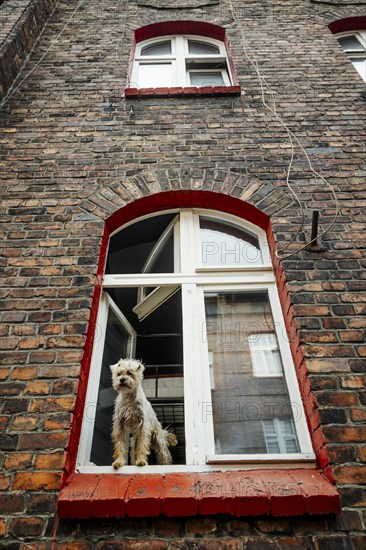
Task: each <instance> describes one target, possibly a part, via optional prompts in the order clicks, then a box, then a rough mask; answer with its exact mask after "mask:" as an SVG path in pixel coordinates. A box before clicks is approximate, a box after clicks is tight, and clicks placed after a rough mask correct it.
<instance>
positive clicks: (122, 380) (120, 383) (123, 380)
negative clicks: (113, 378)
mask: <svg viewBox="0 0 366 550" xmlns="http://www.w3.org/2000/svg"><path fill="white" fill-rule="evenodd" d="M119 385H120V386H125V385H126V378H121V379H120V381H119Z"/></svg>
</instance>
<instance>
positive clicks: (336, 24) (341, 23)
mask: <svg viewBox="0 0 366 550" xmlns="http://www.w3.org/2000/svg"><path fill="white" fill-rule="evenodd" d="M328 27H329V30H330V31H331V32H332V33H333V34H337V33H339V32H348V31H359V30H363V29H366V17H365V16H359V17H346V18H345V19H338V20H337V21H333V22H332V23H330V24H329V25H328Z"/></svg>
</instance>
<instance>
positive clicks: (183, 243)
mask: <svg viewBox="0 0 366 550" xmlns="http://www.w3.org/2000/svg"><path fill="white" fill-rule="evenodd" d="M182 38H183V37H182ZM184 40H187V42H186V45H187V48H189V40H188V39H186V38H184ZM167 42H168V43H167ZM173 43H174V41H173V40H171V41H165V43H163V42H161V41H160V42H159V44H158V43H155V45H154V46H151V45H148V44H144V45H143V46H142V48H141V49H140V53H143V52H145V56H146V58H147V57H148V56H149V55H150V54H151V55H154V56H155V54H156V50H154V48H155V47H158V48H159V50H160V53H163V55H168V53H164V52H168V49H169V47H170V48H172V49H171V51H172V52H173V51H174V47H175V46H173ZM191 47H192V48H193V49H194V50H195V49H196V48H202V51H203V50H205V49H206V48H207V47H208V46H207V45H202V43H201V42H200V43H199V45H198V43H197V42H196V39H192V43H191ZM212 47H214V44H212ZM143 48H146V49H145V50H144V49H143ZM187 51H188V50H187ZM198 55H200V54H198ZM205 55H208V53H207V51H205ZM213 55H216V54H213ZM97 323H98V327H99V331H98V338H96V341H95V344H94V351H93V355H92V362H91V369H90V376H89V383H88V390H87V397H86V406H85V412H84V421H83V426H82V432H81V439H80V445H79V452H78V459H77V467H78V469H79V471H81V472H85V473H87V472H94V471H95V472H102V471H105V472H112V466H111V464H112V462H113V458H112V441H111V426H112V416H113V406H114V401H115V397H116V394H115V391H114V390H113V388H112V384H111V372H110V365H112V364H114V363H116V362H117V361H118V360H119V359H120V358H121V357H122V358H138V359H140V360H142V362H143V363H144V365H145V372H144V379H143V382H142V386H143V389H144V392H145V395H146V396H147V398H148V399H149V401H150V402H151V404H152V406H153V408H154V410H155V413H156V415H157V417H158V418H159V420H160V422H161V424H162V425H163V427H164V428H168V429H169V430H171V431H173V432H174V433H175V435H176V436H177V439H178V445H177V446H176V447H172V448H171V452H172V457H173V464H172V465H169V466H158V465H155V464H156V463H155V457H154V455H153V453H151V455H150V457H149V465H148V466H146V467H144V468H143V470H141V468H138V467H136V466H134V465H133V464H132V465H131V462H130V465H127V466H124V467H123V468H122V470H121V472H123V473H128V472H141V471H144V472H146V471H149V472H153V471H166V470H168V471H172V470H173V471H187V470H195V471H202V470H212V471H214V470H217V469H219V468H222V469H225V468H226V469H228V468H230V469H235V468H240V465H242V464H243V463H246V462H249V463H250V462H267V463H268V462H279V461H284V460H285V461H287V463H289V462H291V461H292V462H298V461H306V460H314V454H313V450H312V446H311V442H310V437H309V433H308V429H307V425H306V420H305V414H304V410H303V407H302V401H301V397H300V393H299V389H298V384H297V380H296V374H295V369H294V365H293V361H292V356H291V352H290V348H289V343H288V341H287V338H286V330H285V327H284V320H283V317H282V312H281V307H280V303H279V298H278V295H277V290H276V282H275V277H274V274H273V270H272V266H271V263H270V258H269V252H268V246H267V241H266V235H265V232H264V231H263V230H261V229H259V228H258V227H257V226H255V225H253V224H251V223H249V222H245V221H243V220H242V219H240V218H237V217H235V216H232V215H229V214H222V213H218V212H216V211H211V210H204V209H203V210H198V209H190V208H185V209H183V210H169V211H164V212H163V213H159V214H155V215H150V216H145V217H143V218H140V219H138V220H136V221H134V222H130V223H128V224H126V225H125V226H123V227H122V228H121V229H119V230H118V231H117V232H115V233H114V234H113V235H112V236H111V238H110V243H109V252H108V256H107V262H106V271H105V276H104V280H103V292H102V297H101V301H100V305H99V313H98V320H97ZM241 467H242V466H241ZM103 468H104V470H103Z"/></svg>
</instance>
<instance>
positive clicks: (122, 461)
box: [112, 459, 125, 470]
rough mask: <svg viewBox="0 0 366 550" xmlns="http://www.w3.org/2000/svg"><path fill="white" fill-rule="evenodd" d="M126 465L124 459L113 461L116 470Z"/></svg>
mask: <svg viewBox="0 0 366 550" xmlns="http://www.w3.org/2000/svg"><path fill="white" fill-rule="evenodd" d="M124 465H125V461H124V460H120V459H117V460H115V461H114V462H112V466H113V468H114V469H115V470H118V468H122V466H124Z"/></svg>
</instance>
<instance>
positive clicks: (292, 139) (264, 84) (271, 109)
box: [229, 0, 339, 260]
mask: <svg viewBox="0 0 366 550" xmlns="http://www.w3.org/2000/svg"><path fill="white" fill-rule="evenodd" d="M229 5H230V11H231V14H232V17H233V20H234V21H235V23H236V25H237V27H238V28H239V31H240V35H241V42H242V45H243V51H244V55H245V57H246V59H247V60H248V62H249V63H250V65H251V66H252V67H253V68H254V71H255V73H256V75H257V78H258V81H259V86H260V92H261V101H262V105H263V106H264V107H265V109H267V110H268V111H269V112H270V113H271V114H272V115H273V116H274V117H275V119H276V120H277V121H278V122H279V124H281V126H282V127H283V128H284V129H285V131H286V133H287V135H288V137H289V140H290V144H291V158H290V161H289V164H288V167H287V173H286V186H287V188H288V189H289V190H290V192H291V193H292V195H293V196H294V198H295V200H296V202H297V203H298V205H299V207H300V211H301V221H300V226H299V227H298V229H297V231H296V233H295V235H294V236H293V238H292V239H291V240H290V241H289V242H288V243H287V244H286V245H285V246H284V247H283V248H282V249H281V251H276V256H277V257H278V258H279V259H280V260H285V259H287V258H290V257H292V256H294V255H295V254H298V253H299V252H301V251H302V250H304V249H306V248H308V247H309V245H311V244H312V243H314V242H315V241H316V240H317V239H318V238H319V237H321V236H323V235H325V234H326V233H328V232H329V231H330V229H331V228H332V227H333V225H334V224H335V222H336V220H337V218H338V215H339V205H338V199H337V195H336V193H335V190H334V188H333V186H332V185H331V183H330V182H329V181H328V180H327V179H326V178H325V177H324V176H322V175H321V174H320V173H319V172H317V171H316V170H315V169H314V167H313V165H312V162H311V159H310V157H309V155H308V153H307V151H306V149H305V148H304V146H303V145H302V143H301V142H300V140H299V138H298V137H297V136H296V134H295V133H294V132H293V131H292V130H291V129H290V128H289V126H288V125H287V124H286V123H285V122H284V120H283V119H282V117H281V116H280V115H279V114H278V113H277V108H276V102H275V99H274V96H273V92H272V90H271V87H270V86H269V84H268V82H267V81H266V79H265V78H264V77H263V76H262V75H261V72H260V70H259V66H258V60H257V59H256V57H255V55H254V53H253V50H252V48H251V46H250V45H249V44H248V41H247V39H246V36H245V32H244V29H243V25H242V23H241V20H240V18H239V17H238V15H237V12H236V11H235V8H234V6H233V3H232V0H229ZM248 52H250V54H249V53H248ZM265 88H266V89H267V90H268V92H269V93H270V94H271V97H272V101H273V106H271V105H269V104H268V102H267V100H266V97H265ZM294 142H296V143H297V145H298V147H299V148H300V150H301V151H302V153H303V154H304V156H305V158H306V161H307V164H308V166H309V169H310V171H311V172H312V173H313V174H314V175H315V176H316V177H317V178H319V179H320V180H321V181H322V182H323V183H324V184H325V185H326V186H327V187H328V188H329V190H330V192H331V194H332V196H333V199H334V203H335V214H334V218H333V219H332V221H331V223H329V224H328V226H327V227H326V228H325V229H324V230H323V231H322V232H320V234H319V235H318V236H317V237H316V238H314V239H311V240H310V241H309V242H307V243H306V244H305V245H302V246H301V247H299V248H297V249H296V250H295V251H293V252H291V253H289V254H286V255H283V253H284V252H285V251H286V250H287V249H288V248H289V247H290V246H291V244H292V243H293V242H294V241H295V240H296V238H297V237H298V235H299V234H300V232H301V231H302V229H303V227H304V220H305V213H304V208H303V206H302V204H301V201H300V199H299V197H298V195H297V193H296V192H295V190H294V189H293V188H292V186H291V185H290V178H291V172H292V166H293V161H294V154H295V146H294Z"/></svg>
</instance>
